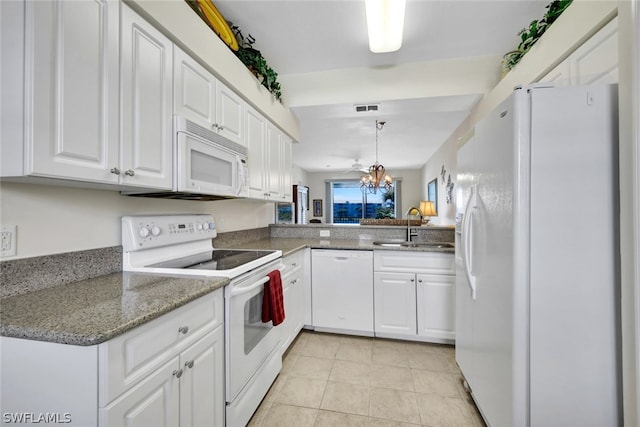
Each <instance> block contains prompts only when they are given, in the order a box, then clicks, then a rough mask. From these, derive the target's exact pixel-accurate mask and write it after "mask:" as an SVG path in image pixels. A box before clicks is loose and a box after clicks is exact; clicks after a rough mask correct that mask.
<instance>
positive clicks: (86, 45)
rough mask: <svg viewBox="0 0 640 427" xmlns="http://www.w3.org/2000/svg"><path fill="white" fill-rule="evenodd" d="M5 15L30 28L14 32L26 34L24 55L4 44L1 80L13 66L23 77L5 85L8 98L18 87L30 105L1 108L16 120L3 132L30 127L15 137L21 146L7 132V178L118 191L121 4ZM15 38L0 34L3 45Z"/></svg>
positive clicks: (30, 5)
mask: <svg viewBox="0 0 640 427" xmlns="http://www.w3.org/2000/svg"><path fill="white" fill-rule="evenodd" d="M6 7H7V9H4V7H3V14H4V13H6V12H7V11H8V13H11V14H15V15H16V16H15V19H16V20H18V22H19V23H20V24H22V23H24V26H23V27H19V28H18V25H16V27H17V28H14V30H16V31H22V32H23V34H24V48H23V46H22V45H20V44H18V45H12V46H10V47H8V46H7V45H5V44H3V51H2V64H3V65H2V66H3V73H4V72H5V70H4V67H5V64H12V63H13V61H18V63H19V64H24V69H23V73H22V74H18V73H15V74H10V75H9V76H6V77H3V92H4V89H5V88H6V87H7V86H14V85H15V86H19V87H22V88H23V91H22V92H21V93H20V95H22V94H24V99H23V100H20V101H18V102H16V103H15V105H10V104H9V105H7V104H5V103H3V112H2V114H3V116H4V115H5V114H10V115H11V116H12V117H14V118H15V120H11V122H12V123H9V121H7V122H5V121H4V120H3V127H4V126H5V125H8V126H24V129H23V131H24V133H23V134H22V130H17V131H16V133H15V135H20V134H22V135H23V138H11V139H9V138H5V137H4V135H5V132H6V131H8V129H6V130H3V140H2V144H3V157H5V158H4V159H3V164H2V166H3V168H2V176H25V175H27V176H40V177H57V178H66V179H72V180H85V181H94V182H101V183H117V182H118V176H116V175H114V174H111V173H110V172H109V170H110V169H111V168H112V167H115V166H117V165H118V49H119V46H118V43H119V27H118V22H119V17H118V8H119V3H118V2H116V1H114V2H112V1H104V0H103V1H100V0H98V1H92V2H77V1H70V2H63V1H46V2H44V1H28V2H25V3H23V8H24V9H22V8H21V9H18V8H13V9H9V8H10V7H11V5H7V6H6ZM22 13H24V20H22V19H21V18H22V17H21V16H19V15H21V14H22ZM5 16H6V15H5ZM12 20H13V19H12ZM3 22H4V20H3ZM14 24H15V23H14ZM7 30H8V29H7ZM9 36H10V35H9V34H7V33H5V31H2V38H5V37H9ZM12 66H16V64H15V63H14V64H13V65H12ZM12 71H15V68H14V69H13V70H12ZM7 77H8V78H12V79H13V80H12V81H9V80H5V78H7ZM22 102H24V107H25V108H24V110H19V109H20V106H21V104H22ZM7 107H9V108H7ZM14 109H17V110H18V111H15V110H14ZM22 114H24V117H22ZM21 119H22V120H21ZM5 150H6V151H5Z"/></svg>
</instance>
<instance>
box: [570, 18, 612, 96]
mask: <svg viewBox="0 0 640 427" xmlns="http://www.w3.org/2000/svg"><path fill="white" fill-rule="evenodd" d="M568 61H569V63H570V64H571V65H570V66H571V73H572V75H573V84H574V85H589V84H608V83H618V19H617V18H615V19H614V20H612V21H611V22H610V23H608V24H607V25H605V26H604V27H603V28H602V29H601V30H600V31H598V32H597V33H596V34H595V35H593V37H591V38H590V39H589V40H587V41H586V42H585V43H584V44H583V45H582V46H580V47H579V48H578V49H576V51H575V52H574V53H572V54H571V55H570V56H569V58H568Z"/></svg>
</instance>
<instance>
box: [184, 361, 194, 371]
mask: <svg viewBox="0 0 640 427" xmlns="http://www.w3.org/2000/svg"><path fill="white" fill-rule="evenodd" d="M193 364H194V361H193V360H188V361H186V362H185V363H184V366H186V367H187V368H189V369H191V368H193Z"/></svg>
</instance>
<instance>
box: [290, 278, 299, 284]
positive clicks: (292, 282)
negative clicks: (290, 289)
mask: <svg viewBox="0 0 640 427" xmlns="http://www.w3.org/2000/svg"><path fill="white" fill-rule="evenodd" d="M296 283H298V279H296V280H292V281H290V282H289V284H290V285H295V284H296Z"/></svg>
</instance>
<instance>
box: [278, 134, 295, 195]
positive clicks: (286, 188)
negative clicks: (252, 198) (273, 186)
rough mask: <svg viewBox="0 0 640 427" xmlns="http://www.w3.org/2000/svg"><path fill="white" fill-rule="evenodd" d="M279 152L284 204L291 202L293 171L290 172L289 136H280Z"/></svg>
mask: <svg viewBox="0 0 640 427" xmlns="http://www.w3.org/2000/svg"><path fill="white" fill-rule="evenodd" d="M280 150H281V154H282V164H281V165H280V170H281V173H282V178H281V181H280V183H281V185H282V200H283V201H284V202H292V201H293V182H292V181H293V170H292V166H291V165H292V150H293V142H292V140H291V138H289V136H287V135H286V134H284V133H283V134H282V136H281V138H280Z"/></svg>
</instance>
